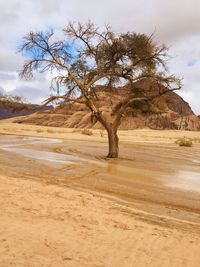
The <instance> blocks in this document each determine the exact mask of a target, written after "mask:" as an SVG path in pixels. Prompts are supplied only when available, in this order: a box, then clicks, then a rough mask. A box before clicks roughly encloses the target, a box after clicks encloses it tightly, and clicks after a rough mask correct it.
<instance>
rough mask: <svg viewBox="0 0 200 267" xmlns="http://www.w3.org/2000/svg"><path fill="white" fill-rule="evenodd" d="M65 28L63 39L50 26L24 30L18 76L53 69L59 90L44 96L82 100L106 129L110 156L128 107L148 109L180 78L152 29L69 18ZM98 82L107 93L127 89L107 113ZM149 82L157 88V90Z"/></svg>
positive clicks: (115, 150) (115, 148) (113, 155)
mask: <svg viewBox="0 0 200 267" xmlns="http://www.w3.org/2000/svg"><path fill="white" fill-rule="evenodd" d="M63 34H64V37H63V39H62V40H58V39H57V38H56V36H55V35H54V32H53V31H51V32H36V33H34V32H30V33H29V34H27V35H26V36H25V38H24V42H23V45H22V47H21V51H22V52H23V53H24V55H25V56H26V57H27V61H25V63H24V66H23V68H22V71H21V76H23V77H26V78H30V77H32V75H33V74H34V72H35V71H40V72H47V71H49V72H51V73H52V75H54V77H53V78H52V87H54V88H56V89H57V92H58V94H57V95H54V96H51V97H50V98H49V99H47V101H46V102H47V103H49V102H51V101H55V100H58V99H59V100H62V101H63V102H66V103H67V102H70V103H72V102H78V103H84V104H85V105H86V106H87V107H88V109H89V110H90V112H91V117H92V118H94V119H95V120H96V121H98V122H100V123H101V124H102V125H103V127H104V128H105V129H106V131H107V133H108V140H109V153H108V157H110V158H116V157H118V153H119V148H118V135H117V130H118V128H119V126H120V123H121V121H122V119H123V117H124V116H125V115H126V112H127V110H128V109H129V110H130V108H132V109H133V110H136V111H137V110H138V111H139V110H142V109H144V108H145V109H146V111H148V110H150V109H152V107H153V106H155V105H156V99H157V98H159V97H160V96H161V95H163V94H165V93H167V92H168V91H169V90H176V89H179V88H180V87H181V83H180V80H179V79H177V78H176V77H175V76H174V75H170V74H169V73H168V70H167V66H166V62H167V60H168V56H167V49H166V47H165V46H164V45H161V46H159V45H157V44H156V43H155V42H154V39H153V35H150V36H147V35H145V34H137V33H134V32H133V33H132V32H127V33H122V34H116V33H114V32H113V31H112V30H111V28H110V27H105V29H104V30H100V29H98V28H96V27H95V25H94V24H93V23H91V22H88V23H87V24H81V23H77V24H73V23H69V24H68V25H67V27H66V28H65V29H63ZM146 79H148V81H150V86H149V87H148V88H146V89H145V90H144V88H142V87H140V82H142V81H144V80H146ZM98 85H101V86H102V85H104V89H105V90H107V91H108V92H111V93H112V92H113V90H118V87H119V86H121V85H127V86H128V87H129V89H130V90H129V93H127V94H126V95H125V96H124V97H123V99H121V100H120V101H119V103H117V105H115V106H114V107H112V109H111V112H110V116H109V117H107V116H105V114H104V113H103V112H102V110H101V106H99V104H98V103H99V102H98ZM152 85H154V86H157V87H159V88H161V90H157V91H156V92H155V91H154V90H152ZM163 88H167V90H165V89H163ZM62 92H64V93H62ZM110 95H111V97H112V94H110Z"/></svg>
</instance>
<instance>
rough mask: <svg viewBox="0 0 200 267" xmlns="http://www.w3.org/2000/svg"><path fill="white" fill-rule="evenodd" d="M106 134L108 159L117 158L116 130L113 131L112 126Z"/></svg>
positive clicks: (117, 141)
mask: <svg viewBox="0 0 200 267" xmlns="http://www.w3.org/2000/svg"><path fill="white" fill-rule="evenodd" d="M107 133H108V142H109V152H108V155H107V157H108V158H118V155H119V138H118V136H117V129H114V127H113V126H111V127H109V128H108V129H107Z"/></svg>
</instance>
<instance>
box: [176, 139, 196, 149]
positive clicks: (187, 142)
mask: <svg viewBox="0 0 200 267" xmlns="http://www.w3.org/2000/svg"><path fill="white" fill-rule="evenodd" d="M175 143H176V144H178V145H179V146H185V147H191V146H192V140H191V139H190V138H187V137H183V138H179V139H177V140H176V141H175Z"/></svg>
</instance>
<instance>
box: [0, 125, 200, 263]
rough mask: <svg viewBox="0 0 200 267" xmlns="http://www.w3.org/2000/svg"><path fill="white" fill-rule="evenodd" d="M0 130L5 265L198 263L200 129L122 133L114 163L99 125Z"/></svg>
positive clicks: (0, 253)
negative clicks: (187, 141) (180, 142)
mask: <svg viewBox="0 0 200 267" xmlns="http://www.w3.org/2000/svg"><path fill="white" fill-rule="evenodd" d="M0 133H1V135H0V182H1V186H0V211H1V212H0V239H1V246H0V266H1V267H9V266H17V267H18V266H45V267H46V266H73V267H75V266H91V267H92V266H99V267H100V266H105V267H107V266H116V267H117V266H120V267H121V266H125V267H126V266H127V267H129V266H131V267H132V266H134V267H135V266H136V267H143V266H144V267H145V266H151V267H158V266H162V267H167V266H170V267H172V266H174V267H182V266H186V267H187V266H188V267H193V266H194V267H197V266H200V253H199V250H200V144H199V140H200V133H199V132H182V131H151V130H135V131H120V133H119V135H120V140H121V142H120V152H121V154H120V158H119V159H117V160H106V159H105V158H104V156H105V155H106V152H107V139H106V136H104V134H102V132H100V131H98V130H96V131H95V130H93V135H92V136H86V135H83V134H81V130H74V129H64V128H59V129H58V128H49V127H41V126H31V125H19V124H13V123H12V122H10V121H9V120H8V121H2V122H1V123H0ZM102 135H103V136H102ZM182 136H188V137H191V138H193V140H194V145H193V147H191V148H184V147H179V146H177V145H176V144H175V143H174V141H175V140H176V139H177V138H179V137H182ZM48 153H49V154H48ZM46 157H47V158H48V159H49V160H47V159H46Z"/></svg>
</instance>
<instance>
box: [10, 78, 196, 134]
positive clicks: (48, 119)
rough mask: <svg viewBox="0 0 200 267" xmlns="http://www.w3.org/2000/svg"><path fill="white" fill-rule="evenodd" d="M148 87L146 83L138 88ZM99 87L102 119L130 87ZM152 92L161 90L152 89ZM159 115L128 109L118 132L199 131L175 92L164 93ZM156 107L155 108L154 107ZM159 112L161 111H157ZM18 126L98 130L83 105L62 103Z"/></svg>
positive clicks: (22, 121)
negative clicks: (153, 130) (136, 130)
mask: <svg viewBox="0 0 200 267" xmlns="http://www.w3.org/2000/svg"><path fill="white" fill-rule="evenodd" d="M141 86H143V87H146V88H147V87H148V86H147V84H146V82H143V83H142V84H140V87H141ZM107 89H108V88H106V87H99V88H98V90H97V104H98V105H99V107H100V109H101V111H102V112H103V113H104V114H105V116H109V114H110V113H111V109H112V108H113V107H114V106H115V105H116V103H118V102H119V101H120V100H121V99H123V97H124V96H126V94H127V93H128V92H129V90H130V89H129V88H127V87H122V88H119V89H115V90H110V89H109V90H107ZM154 90H155V92H156V91H157V90H160V88H159V89H158V88H156V87H155V88H154ZM158 106H159V109H158V110H159V112H158V111H155V112H145V107H142V108H143V109H144V112H135V110H131V109H130V110H129V112H128V113H127V116H126V117H125V118H124V119H123V121H122V124H121V126H120V129H124V130H129V129H136V128H151V129H184V130H194V131H196V130H200V118H199V117H198V116H196V115H195V114H194V113H193V111H192V110H191V108H190V106H189V104H188V103H187V102H185V101H184V100H183V99H182V98H181V97H180V96H179V95H177V94H176V93H175V92H171V91H169V92H168V93H167V94H164V95H163V96H162V97H161V98H159V101H158V103H157V107H158ZM155 108H156V107H155ZM160 110H162V112H160ZM15 122H18V123H30V124H37V125H44V126H56V127H71V128H95V129H101V128H102V126H101V125H100V124H99V123H98V122H94V121H92V120H91V113H90V111H89V110H88V108H87V107H86V106H85V105H84V104H78V103H73V104H62V105H61V106H58V107H56V108H54V109H52V110H49V111H43V112H37V113H35V114H32V115H30V116H27V117H24V118H19V119H16V120H15Z"/></svg>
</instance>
